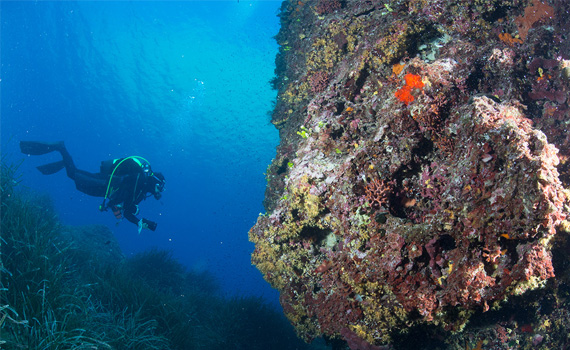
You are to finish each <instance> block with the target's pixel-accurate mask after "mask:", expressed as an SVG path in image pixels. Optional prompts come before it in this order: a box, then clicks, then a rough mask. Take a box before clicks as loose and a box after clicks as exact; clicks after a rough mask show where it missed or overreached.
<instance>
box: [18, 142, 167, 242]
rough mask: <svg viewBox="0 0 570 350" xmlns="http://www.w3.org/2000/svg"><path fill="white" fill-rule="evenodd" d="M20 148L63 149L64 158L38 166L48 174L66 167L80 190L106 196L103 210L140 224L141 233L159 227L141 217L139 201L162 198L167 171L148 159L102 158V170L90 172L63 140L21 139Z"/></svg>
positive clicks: (32, 150)
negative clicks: (80, 165)
mask: <svg viewBox="0 0 570 350" xmlns="http://www.w3.org/2000/svg"><path fill="white" fill-rule="evenodd" d="M20 150H21V151H22V153H24V154H28V155H34V156H36V155H42V154H47V153H50V152H54V151H57V152H59V153H60V154H61V156H62V157H63V160H60V161H58V162H54V163H49V164H45V165H40V166H38V167H37V169H38V170H39V171H40V172H41V173H42V174H44V175H50V174H55V173H57V172H58V171H60V170H61V169H63V168H65V170H66V172H67V176H68V177H69V178H70V179H72V180H73V181H75V187H76V188H77V189H78V190H79V191H81V192H83V193H85V194H87V195H90V196H94V197H103V198H104V199H103V203H102V204H101V205H100V206H99V210H100V211H107V209H109V208H110V209H111V210H112V211H113V214H114V215H115V217H116V218H117V219H119V220H120V219H122V218H123V217H125V218H126V219H127V220H129V221H130V222H132V223H133V224H135V225H137V226H138V232H139V234H140V233H141V231H142V230H143V229H149V230H151V231H154V230H156V226H157V223H156V222H153V221H150V220H148V219H144V218H143V219H140V220H139V219H138V218H137V215H138V212H139V207H138V204H139V203H140V202H141V201H142V200H144V199H146V198H148V197H150V196H151V195H152V196H154V198H156V199H157V200H159V199H160V198H161V197H162V191H164V185H165V180H164V175H162V173H153V172H152V170H151V168H150V163H149V162H148V161H147V160H146V159H144V158H142V157H137V156H131V157H126V158H120V159H113V160H107V161H102V162H101V167H100V172H99V173H90V172H87V171H84V170H80V169H77V168H76V167H75V164H74V163H73V159H72V158H71V155H70V154H69V152H67V149H66V148H65V144H64V143H63V141H60V142H52V143H48V142H34V141H20Z"/></svg>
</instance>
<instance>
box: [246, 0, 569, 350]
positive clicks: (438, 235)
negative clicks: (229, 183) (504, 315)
mask: <svg viewBox="0 0 570 350" xmlns="http://www.w3.org/2000/svg"><path fill="white" fill-rule="evenodd" d="M569 12H570V5H569V4H568V2H567V1H562V0H558V1H549V2H541V1H539V0H533V1H532V2H531V1H522V0H520V1H519V0H512V1H489V0H478V1H473V2H456V1H446V0H437V1H423V0H410V1H336V0H328V1H324V0H321V1H317V0H313V1H285V2H284V3H283V5H282V8H281V13H280V17H281V23H282V28H281V31H280V32H279V34H278V36H277V40H278V43H279V44H280V53H279V55H278V57H277V60H276V63H277V76H276V78H275V80H274V82H273V83H274V86H275V88H276V89H278V91H279V95H278V99H277V103H276V107H275V110H274V113H273V116H272V122H273V123H274V124H275V126H276V127H277V128H278V129H279V131H280V137H281V142H280V145H279V147H278V149H277V155H276V157H275V159H274V161H273V162H272V164H271V165H270V166H269V168H268V171H267V180H268V186H267V191H266V199H265V203H264V204H265V207H266V209H267V213H266V214H264V215H261V216H260V217H259V218H258V221H257V223H256V225H255V226H254V227H253V228H252V229H251V230H250V233H249V237H250V240H251V241H252V242H254V243H255V251H254V253H253V255H252V261H253V263H254V264H255V265H256V266H257V267H258V269H259V270H260V271H261V272H262V273H263V275H264V277H265V279H266V280H267V281H268V282H269V283H270V284H271V285H272V286H273V287H274V288H276V289H278V290H279V292H280V295H281V297H280V300H281V304H282V306H283V310H284V312H285V314H286V315H287V317H288V318H289V320H290V321H291V323H292V324H293V325H294V326H295V328H296V330H297V332H298V334H299V335H300V336H301V337H303V338H304V339H305V340H307V341H310V340H311V339H313V338H315V337H319V336H322V335H324V336H326V337H327V338H328V339H330V340H331V341H335V340H338V341H341V342H346V343H347V344H348V345H349V346H350V348H351V349H353V350H354V349H376V348H381V347H384V346H386V347H390V346H396V347H397V346H398V344H399V342H400V343H401V342H403V341H407V342H409V341H410V334H416V333H414V332H420V333H421V332H423V333H421V334H422V335H423V337H424V339H427V338H429V337H436V334H437V337H439V338H442V337H444V338H445V339H446V340H445V341H443V342H442V343H447V344H448V345H450V344H452V343H453V342H455V343H456V344H461V346H463V345H464V344H465V339H463V338H461V337H464V336H465V335H466V334H467V333H468V332H470V331H473V332H475V330H473V329H472V330H466V329H465V325H466V324H467V323H468V322H469V321H472V322H471V323H472V324H477V322H478V321H477V320H481V319H484V318H485V317H487V318H488V316H486V315H490V314H492V313H493V312H495V313H497V312H500V310H510V308H513V305H515V304H516V305H529V304H531V303H535V304H536V303H537V300H539V301H540V300H542V301H544V300H546V299H548V300H555V301H556V303H555V306H556V308H557V309H558V310H564V311H563V312H561V313H560V314H558V315H557V316H552V315H551V314H549V313H544V315H543V314H540V313H539V314H538V315H535V317H534V318H533V319H532V322H534V323H533V327H531V329H532V330H533V332H532V336H535V335H536V334H538V335H540V336H541V337H542V338H540V341H537V340H533V339H531V340H528V339H527V341H526V343H525V344H527V345H528V346H531V344H532V343H533V342H534V343H536V344H541V343H542V344H550V345H553V346H554V345H557V346H559V345H560V344H566V345H568V344H569V343H570V339H568V328H566V329H564V327H567V326H561V325H563V324H564V322H565V321H564V320H566V321H568V319H569V318H570V316H569V315H570V313H569V312H568V307H569V306H568V303H567V302H565V300H566V299H565V297H567V296H568V284H567V283H568V272H567V271H568V266H569V265H570V264H569V262H568V252H566V253H560V254H559V253H557V252H564V251H565V250H566V249H568V242H567V237H568V229H569V227H570V226H569V224H568V221H566V217H567V213H568V200H569V198H570V197H569V192H568V191H567V188H568V185H569V182H570V177H569V175H570V172H569V167H568V165H569V164H570V163H569V162H568V159H569V156H570V136H569V135H570V134H569V133H568V128H569V127H568V124H569V123H570V111H569V109H568V90H569V86H570V85H569V80H570V61H569V59H570V43H569V40H568V39H569V34H570V24H569V22H568V21H567V20H566V19H567V15H568V13H569ZM553 253H554V254H555V256H554V258H553ZM561 286H562V287H561ZM561 293H562V294H561ZM525 298H527V299H525ZM529 298H530V299H529ZM509 302H510V303H511V304H508V303H509ZM513 303H515V304H513ZM517 303H518V304H517ZM539 303H540V302H539ZM509 305H510V306H509ZM549 305H550V304H549ZM542 316H544V318H543V319H541V318H540V317H542ZM553 317H554V318H553ZM498 318H499V317H498V316H497V319H498ZM515 319H516V318H512V319H511V321H513V320H515ZM541 320H542V321H541ZM547 320H548V322H546V321H547ZM490 324H491V325H492V327H491V326H488V327H487V328H486V330H482V329H479V330H477V331H476V332H479V333H477V334H476V335H475V337H473V336H471V337H470V339H471V340H473V339H475V340H476V341H478V340H481V341H482V339H483V337H482V336H481V334H483V332H487V333H485V334H486V337H485V339H486V340H485V341H486V342H487V343H489V334H492V335H491V336H490V338H492V339H493V342H494V343H493V345H494V346H495V345H496V346H497V348H502V346H504V347H505V348H507V346H509V342H514V341H516V342H524V341H525V340H524V339H526V338H525V337H526V336H527V335H528V334H526V333H529V332H525V331H523V330H520V329H518V330H517V328H516V327H518V326H519V325H516V327H515V325H513V324H509V323H508V322H507V323H502V324H501V323H500V322H498V321H497V322H496V323H490ZM545 324H546V326H545ZM556 325H558V326H556ZM509 327H510V328H509ZM540 327H542V328H540ZM549 327H550V328H549ZM555 327H558V328H556V329H555ZM507 328H508V329H511V330H512V329H513V328H514V331H511V332H509V333H508V335H504V334H503V333H504V332H502V331H501V330H503V331H504V330H505V329H507ZM527 330H528V329H527ZM539 331H540V332H541V333H540V334H539ZM557 332H558V333H557ZM564 332H565V334H566V335H565V336H564V335H563V334H564ZM545 333H550V335H549V336H548V338H545V337H546V336H545V335H544V334H545ZM500 334H503V336H502V337H500ZM521 334H522V335H521ZM556 334H559V335H556ZM519 335H520V337H519ZM519 338H520V339H519ZM527 338H528V337H527ZM402 339H404V340H402ZM549 342H550V343H549ZM487 343H486V344H487ZM408 344H409V343H408ZM517 344H519V343H517ZM474 346H479V347H480V346H481V344H478V343H477V344H476V345H474ZM418 348H420V347H418Z"/></svg>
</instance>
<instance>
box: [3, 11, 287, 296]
mask: <svg viewBox="0 0 570 350" xmlns="http://www.w3.org/2000/svg"><path fill="white" fill-rule="evenodd" d="M280 4H281V3H280V2H279V1H239V2H238V1H172V2H164V1H161V2H155V1H1V2H0V20H1V32H0V35H1V56H0V63H1V72H0V92H1V110H0V112H1V138H2V139H1V143H0V145H1V147H2V154H3V155H8V156H9V159H10V160H11V161H14V162H18V161H19V160H22V159H23V163H22V165H21V167H20V170H21V173H22V175H23V177H22V182H23V183H24V184H25V185H27V186H29V187H30V188H32V189H34V190H36V191H38V192H40V193H45V194H48V195H49V196H51V198H52V199H53V202H54V204H55V207H56V210H57V212H58V214H59V216H60V219H61V221H62V222H63V223H64V224H69V225H90V224H104V225H107V226H108V227H109V228H110V229H111V230H112V231H113V233H114V234H115V236H116V237H117V239H118V241H119V243H120V245H121V247H122V249H123V252H124V254H125V255H126V256H130V255H132V254H135V253H137V252H140V251H144V250H146V249H149V248H151V247H158V248H160V249H167V250H171V251H172V252H173V256H174V257H175V258H177V259H178V260H179V261H181V262H182V263H183V264H185V265H186V266H188V268H190V269H195V270H198V271H202V270H209V271H211V272H212V273H213V274H214V275H215V276H216V277H218V279H219V280H220V282H221V285H222V288H223V290H224V291H225V292H226V293H228V294H230V295H231V294H239V295H258V296H263V297H264V298H266V299H267V300H268V301H271V302H275V301H276V300H277V293H276V292H275V291H274V290H272V289H271V288H270V287H269V285H268V284H267V283H266V282H265V281H263V279H262V277H261V274H260V273H259V272H258V271H257V270H256V269H255V268H254V267H253V266H251V264H250V253H251V251H252V250H253V244H251V243H249V242H248V239H247V233H248V230H249V229H250V227H251V226H253V224H254V223H255V220H256V219H257V216H258V214H259V213H260V212H263V207H262V200H263V194H264V189H265V185H266V182H265V178H264V174H263V173H264V171H265V169H266V167H267V165H268V164H269V163H270V161H271V159H272V158H273V156H274V155H275V147H276V145H277V143H278V133H277V130H276V129H275V128H274V127H273V126H272V125H271V124H270V123H269V119H270V118H269V115H268V114H269V113H270V111H271V109H272V107H273V102H274V100H275V97H276V91H274V90H271V87H270V84H269V81H270V80H271V78H272V77H273V74H274V59H275V55H276V53H277V44H276V42H275V40H274V39H273V36H274V35H276V34H277V32H278V30H279V20H278V18H277V16H276V14H277V11H278V9H279V6H280ZM20 140H40V141H57V140H64V141H65V143H66V146H67V148H68V150H69V152H70V153H71V155H72V156H73V158H74V160H75V163H76V165H77V166H78V168H80V169H84V170H87V171H92V172H97V171H98V169H99V163H100V161H101V160H105V159H112V158H119V157H125V156H130V155H138V156H142V157H145V158H146V159H148V160H149V161H150V162H151V164H152V167H153V170H154V171H160V172H162V173H164V175H165V176H166V180H167V183H166V191H165V192H164V195H163V198H162V199H161V200H160V201H156V200H154V198H149V199H147V200H146V201H144V202H142V203H141V205H140V207H141V214H140V215H139V217H145V218H148V219H151V220H153V221H157V222H158V229H157V231H156V232H150V231H144V232H143V234H141V235H140V236H139V235H137V229H136V226H135V225H132V224H131V223H129V222H128V221H126V220H125V221H123V222H121V223H119V224H118V225H116V220H115V218H114V217H113V215H112V213H110V212H107V213H101V212H99V211H98V206H99V204H100V203H101V198H96V197H89V196H87V195H84V194H82V193H80V192H78V191H77V190H76V189H75V186H74V183H73V182H72V181H71V180H69V179H68V178H67V177H66V175H65V172H64V171H61V172H60V173H58V174H55V175H50V176H43V175H41V174H40V173H39V172H38V171H37V170H36V169H35V166H38V165H41V164H45V163H48V162H52V161H56V160H59V154H50V155H45V156H41V157H27V156H24V155H21V154H20V153H19V148H18V142H19V141H20Z"/></svg>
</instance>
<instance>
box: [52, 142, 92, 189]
mask: <svg viewBox="0 0 570 350" xmlns="http://www.w3.org/2000/svg"><path fill="white" fill-rule="evenodd" d="M57 151H59V153H60V154H61V156H62V158H63V164H64V165H65V171H66V172H67V177H69V178H70V179H72V180H75V176H76V173H77V172H78V170H77V168H76V167H75V163H74V162H73V158H71V155H70V154H69V152H68V151H67V148H65V144H64V143H63V142H62V143H61V145H60V146H59V147H58V148H57ZM88 174H90V173H88Z"/></svg>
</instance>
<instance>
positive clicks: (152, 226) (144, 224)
mask: <svg viewBox="0 0 570 350" xmlns="http://www.w3.org/2000/svg"><path fill="white" fill-rule="evenodd" d="M137 211H138V208H137V206H136V205H134V204H131V205H129V206H127V207H125V211H124V213H123V216H124V217H125V218H127V220H129V221H130V222H132V223H133V224H135V225H137V226H138V228H139V234H140V233H141V231H142V229H148V230H151V231H154V230H156V226H157V223H156V222H154V221H150V220H148V219H145V218H142V219H140V220H139V219H138V218H137V217H136V216H135V214H136V213H137Z"/></svg>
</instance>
